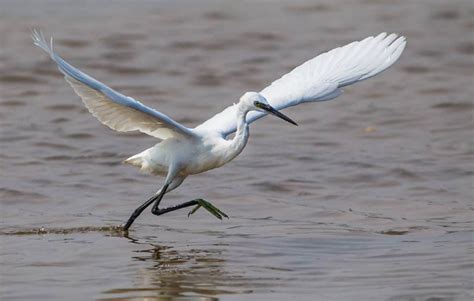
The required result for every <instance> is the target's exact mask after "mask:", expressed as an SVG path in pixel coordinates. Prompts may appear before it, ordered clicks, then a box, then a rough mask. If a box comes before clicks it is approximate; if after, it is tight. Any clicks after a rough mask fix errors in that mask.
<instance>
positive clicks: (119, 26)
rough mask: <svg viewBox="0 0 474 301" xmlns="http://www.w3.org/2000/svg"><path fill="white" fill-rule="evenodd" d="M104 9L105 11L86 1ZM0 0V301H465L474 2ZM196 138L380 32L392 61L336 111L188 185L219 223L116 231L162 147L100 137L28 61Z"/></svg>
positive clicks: (145, 224) (61, 87)
mask: <svg viewBox="0 0 474 301" xmlns="http://www.w3.org/2000/svg"><path fill="white" fill-rule="evenodd" d="M96 2H97V3H96ZM129 2H130V1H118V0H117V1H67V2H66V1H59V0H58V1H53V0H50V1H13V0H5V1H2V2H1V3H0V31H1V53H0V68H1V74H0V88H1V89H0V122H1V125H0V128H1V136H0V139H1V153H0V158H1V167H0V168H1V169H0V170H1V183H0V184H1V192H2V196H1V223H0V254H1V256H0V258H1V271H0V283H1V287H0V299H2V300H91V299H96V300H288V299H290V298H291V299H294V300H392V301H393V300H431V301H433V300H470V299H471V298H473V286H474V284H473V273H474V258H473V256H474V255H473V249H474V245H473V208H474V204H473V172H474V166H473V162H474V161H473V159H474V147H473V125H474V124H473V106H474V101H473V95H474V88H473V87H474V81H473V78H474V77H473V75H474V74H473V70H474V69H473V68H474V59H473V55H474V36H473V32H474V5H473V4H472V1H469V0H466V1H449V2H448V1H441V0H424V1H370V0H356V1H329V0H327V1H318V4H311V3H310V2H309V1H308V2H304V1H303V2H302V1H263V2H259V3H254V2H245V1H244V2H227V3H226V2H212V1H203V2H199V3H196V2H193V1H188V2H183V1H179V2H176V3H175V2H171V1H170V2H168V1H138V2H137V1H135V2H134V3H133V4H130V3H129ZM33 27H39V28H41V29H43V30H44V31H45V32H46V33H47V34H52V35H54V37H55V39H56V49H57V50H58V51H59V52H60V53H61V54H62V55H63V56H64V57H65V58H67V59H68V60H70V61H71V62H72V63H73V64H75V65H77V66H78V67H80V68H81V69H84V70H86V71H87V72H89V73H90V74H92V75H94V76H95V77H97V78H99V79H100V80H102V81H104V82H105V83H107V84H109V85H111V86H112V87H114V88H116V89H118V90H119V91H121V92H123V93H125V94H128V95H131V96H133V97H135V98H137V99H139V100H141V101H143V102H144V103H146V104H148V105H151V106H153V107H155V108H157V109H158V110H160V111H162V112H164V113H166V114H169V115H170V116H172V117H173V118H175V119H176V120H178V121H180V122H182V123H184V124H186V125H188V126H195V125H197V124H199V123H200V122H201V121H203V120H205V119H207V118H208V117H209V116H211V115H212V114H214V113H216V112H218V111H220V110H221V109H223V108H224V107H226V106H227V105H229V104H230V103H232V102H235V101H237V100H238V98H239V97H240V95H242V94H243V93H244V92H245V91H248V90H260V89H261V88H263V87H265V86H266V85H267V84H268V83H270V82H271V81H272V80H274V79H276V78H277V77H279V76H280V75H281V74H284V73H285V72H287V71H288V70H289V69H290V68H291V67H293V66H295V65H298V64H299V63H301V62H303V61H304V60H306V59H308V58H311V57H313V56H314V55H316V54H318V53H320V52H322V51H324V50H328V49H331V48H333V47H336V46H339V45H342V44H345V43H347V42H350V41H352V40H354V39H360V38H364V37H366V36H368V35H372V34H377V33H379V32H381V31H395V32H400V33H403V34H405V35H406V36H407V37H408V47H407V49H406V51H405V53H404V55H403V56H402V58H401V60H400V62H399V63H397V64H396V65H395V66H394V67H392V68H391V69H390V70H388V71H387V72H386V73H384V74H382V75H381V76H378V77H376V78H374V79H371V80H369V81H367V82H364V83H361V84H359V85H357V86H353V87H349V88H347V89H346V93H345V94H344V95H343V96H342V97H340V98H338V99H337V100H335V101H332V102H326V103H319V104H311V105H305V106H300V107H296V108H292V109H289V110H287V111H286V113H288V114H289V115H290V116H291V117H292V118H294V119H295V120H297V121H298V122H299V124H300V126H299V127H292V126H288V125H287V124H285V123H283V122H281V121H279V120H273V119H264V120H261V121H259V122H257V123H256V124H254V125H253V126H252V128H251V138H250V142H249V145H248V146H247V148H246V149H245V151H244V152H243V154H242V155H240V156H239V157H238V158H237V159H236V160H235V161H233V162H231V163H230V164H228V165H227V166H225V167H223V168H221V169H218V170H215V171H211V172H208V173H206V174H203V175H199V176H196V177H191V178H189V179H187V181H186V182H185V184H184V185H183V186H181V187H180V188H179V189H178V190H176V191H174V192H172V193H171V194H170V195H169V196H167V198H166V200H165V203H167V204H176V203H178V202H180V201H187V200H190V199H193V198H196V197H204V198H206V199H208V200H210V201H213V202H214V204H216V205H217V206H218V207H219V208H220V209H222V210H223V211H224V212H226V213H228V214H229V215H230V216H231V218H230V219H229V220H224V221H219V220H217V219H215V218H213V217H212V216H211V215H209V214H207V213H206V212H205V211H203V210H200V211H198V212H197V213H196V214H195V215H194V216H192V217H191V218H187V217H186V213H187V211H181V212H174V213H171V214H168V215H164V216H161V217H159V218H157V217H155V216H153V215H152V214H150V212H148V211H146V212H145V213H144V214H143V215H142V216H141V217H140V219H139V220H138V221H137V222H136V223H135V224H134V226H133V227H132V230H131V231H130V233H129V235H128V236H127V237H125V236H124V235H123V234H122V233H120V232H117V231H115V230H114V228H113V226H114V225H118V224H120V223H123V222H124V221H125V220H126V219H127V218H128V216H129V214H130V213H131V212H132V211H133V209H135V208H136V207H137V206H138V205H139V204H140V203H142V202H143V201H144V200H145V199H146V198H147V197H149V196H150V195H151V194H153V193H154V192H155V191H156V190H157V189H158V188H159V187H160V185H161V183H162V179H161V178H156V177H152V176H148V175H142V174H139V172H138V171H137V170H136V169H134V168H132V167H130V166H125V165H122V164H120V162H121V161H122V160H123V159H125V158H127V157H128V156H130V155H133V154H135V153H137V152H139V151H141V150H143V149H145V148H147V147H150V146H151V145H153V143H155V140H154V139H153V138H150V137H147V136H144V135H140V134H119V133H115V132H113V131H111V130H109V129H108V128H106V127H104V126H101V125H100V124H99V122H97V121H96V120H95V119H94V118H93V117H92V116H91V115H90V114H89V113H88V112H87V111H86V110H85V109H84V107H83V106H82V104H81V102H80V101H79V99H78V97H77V96H75V95H74V93H73V92H72V90H71V89H70V88H69V86H68V85H67V84H66V83H65V82H64V80H63V79H62V76H61V75H60V74H59V72H58V71H57V70H56V69H55V68H54V66H53V64H52V63H51V62H50V61H49V60H48V59H47V57H46V55H45V54H44V53H42V52H40V51H39V50H38V49H36V48H34V47H33V45H32V43H31V40H30V38H29V30H30V28H33Z"/></svg>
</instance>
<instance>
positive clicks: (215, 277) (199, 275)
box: [100, 236, 242, 300]
mask: <svg viewBox="0 0 474 301" xmlns="http://www.w3.org/2000/svg"><path fill="white" fill-rule="evenodd" d="M126 237H127V238H128V239H129V240H130V242H131V243H132V244H135V245H136V246H137V247H136V248H135V250H134V251H133V254H132V262H135V263H138V264H137V269H136V271H135V272H134V275H133V276H132V277H133V280H132V283H133V286H131V287H124V288H114V289H110V290H107V291H105V292H104V294H105V295H108V296H107V297H104V298H102V299H100V300H137V299H140V300H218V298H217V295H220V294H235V293H242V291H238V290H235V289H231V288H225V287H224V284H226V285H228V283H229V282H231V281H230V280H231V279H230V278H232V276H231V275H229V274H228V273H227V272H226V270H225V260H224V259H223V258H224V256H223V255H222V250H217V249H206V250H204V249H195V248H190V249H186V248H185V247H184V248H183V246H181V247H180V248H179V250H178V249H177V248H175V247H171V246H166V245H157V244H153V243H151V242H147V241H142V240H139V239H135V238H132V237H129V236H126ZM154 240H155V241H156V240H157V239H156V238H155V239H154ZM144 246H146V247H144Z"/></svg>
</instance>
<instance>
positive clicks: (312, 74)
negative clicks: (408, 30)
mask: <svg viewBox="0 0 474 301" xmlns="http://www.w3.org/2000/svg"><path fill="white" fill-rule="evenodd" d="M405 45H406V41H405V37H403V36H400V37H398V35H396V34H393V33H392V34H390V35H387V34H386V33H381V34H379V35H378V36H376V37H368V38H366V39H364V40H362V41H357V42H352V43H350V44H347V45H346V46H343V47H339V48H335V49H333V50H331V51H328V52H326V53H323V54H320V55H318V56H317V57H315V58H313V59H311V60H309V61H307V62H305V63H304V64H302V65H300V66H298V67H296V68H295V69H293V71H291V72H290V73H288V74H286V75H284V76H282V77H281V78H280V79H278V80H276V81H274V82H273V83H272V84H271V85H270V86H268V87H266V88H265V89H263V90H262V91H261V92H260V94H262V95H263V96H264V97H265V98H266V99H267V101H268V102H269V104H270V105H271V106H272V107H274V108H275V109H277V110H281V109H284V108H288V107H291V106H295V105H298V104H300V103H305V102H316V101H325V100H330V99H333V98H336V97H337V96H339V95H341V94H342V89H341V87H344V86H347V85H350V84H353V83H356V82H359V81H362V80H365V79H367V78H370V77H372V76H374V75H377V74H379V73H380V72H382V71H384V70H385V69H387V68H388V67H390V66H391V65H392V64H393V63H395V62H396V61H397V60H398V58H399V57H400V55H401V54H402V52H403V49H404V48H405ZM235 110H236V108H235V107H234V106H230V107H228V108H226V109H225V110H224V111H222V112H221V113H218V114H216V115H214V116H213V117H212V118H210V119H208V120H207V121H206V122H204V123H202V124H201V125H199V126H198V127H196V129H198V130H214V131H217V132H219V133H220V134H222V135H223V136H227V135H229V134H231V133H233V132H235V131H236V129H237V117H236V112H235ZM265 115H266V113H262V112H250V113H249V114H247V122H249V123H251V122H253V121H255V120H257V119H259V118H261V117H263V116H265Z"/></svg>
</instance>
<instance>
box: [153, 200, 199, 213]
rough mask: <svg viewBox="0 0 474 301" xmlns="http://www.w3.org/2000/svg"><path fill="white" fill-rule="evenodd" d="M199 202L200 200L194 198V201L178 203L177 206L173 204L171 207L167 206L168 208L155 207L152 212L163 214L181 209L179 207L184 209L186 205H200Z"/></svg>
mask: <svg viewBox="0 0 474 301" xmlns="http://www.w3.org/2000/svg"><path fill="white" fill-rule="evenodd" d="M198 204H199V202H198V201H197V200H192V201H188V202H185V203H182V204H179V205H176V206H171V207H167V208H163V209H159V208H157V209H155V208H153V209H152V211H151V212H152V213H153V214H154V215H162V214H165V213H168V212H171V211H175V210H179V209H182V208H186V207H190V206H194V205H198Z"/></svg>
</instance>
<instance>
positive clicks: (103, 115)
mask: <svg viewBox="0 0 474 301" xmlns="http://www.w3.org/2000/svg"><path fill="white" fill-rule="evenodd" d="M32 38H33V41H34V44H35V45H36V46H38V47H40V48H41V49H43V50H44V51H46V52H47V53H48V54H49V55H50V57H51V59H52V60H53V61H54V62H55V63H56V64H57V66H58V69H59V71H61V72H62V73H63V74H64V77H65V79H66V81H67V82H68V83H69V84H70V85H71V86H72V88H73V89H74V91H75V92H76V94H77V95H79V97H81V99H82V101H83V102H84V104H85V105H86V107H87V109H88V110H89V112H91V113H92V115H94V116H95V117H96V118H97V119H99V121H100V122H102V123H103V124H105V125H106V126H108V127H110V128H111V129H114V130H116V131H119V132H129V131H136V130H138V131H140V132H142V133H145V134H148V135H150V136H153V137H156V138H159V139H163V140H164V139H167V138H170V137H176V136H181V137H188V138H189V137H195V134H194V132H193V131H192V130H191V129H188V128H187V127H185V126H183V125H181V124H180V123H178V122H176V121H174V120H173V119H171V118H170V117H168V116H166V115H165V114H163V113H160V112H158V111H156V110H154V109H152V108H149V107H147V106H145V105H144V104H142V103H141V102H139V101H137V100H135V99H133V98H131V97H128V96H125V95H123V94H120V93H118V92H117V91H115V90H113V89H112V88H110V87H108V86H106V85H105V84H103V83H101V82H99V81H98V80H96V79H94V78H92V77H90V76H89V75H87V74H85V73H84V72H82V71H80V70H79V69H77V68H75V67H73V66H71V65H70V64H69V63H67V62H66V61H65V60H63V59H62V58H61V57H60V56H59V55H58V54H56V53H55V52H54V51H53V43H52V39H51V43H50V45H48V43H46V40H45V39H44V36H43V35H42V34H41V33H39V32H37V31H33V35H32Z"/></svg>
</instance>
